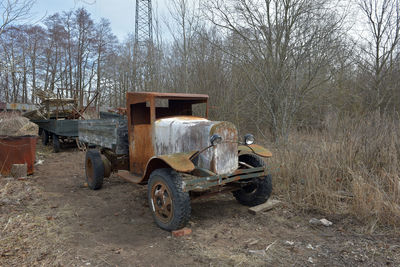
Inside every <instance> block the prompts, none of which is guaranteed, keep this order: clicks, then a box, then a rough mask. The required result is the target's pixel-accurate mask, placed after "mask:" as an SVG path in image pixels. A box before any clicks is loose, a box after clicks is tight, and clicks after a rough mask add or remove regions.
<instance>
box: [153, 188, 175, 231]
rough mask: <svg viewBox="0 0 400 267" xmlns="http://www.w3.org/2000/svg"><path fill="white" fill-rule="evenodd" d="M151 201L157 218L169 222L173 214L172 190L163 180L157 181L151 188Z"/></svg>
mask: <svg viewBox="0 0 400 267" xmlns="http://www.w3.org/2000/svg"><path fill="white" fill-rule="evenodd" d="M151 201H152V206H153V207H152V208H153V212H154V214H155V215H156V216H157V218H158V219H159V220H160V221H162V222H164V223H168V222H169V221H170V220H171V219H172V216H173V207H172V199H171V192H170V190H169V188H168V187H167V186H166V185H165V184H164V183H162V182H157V183H155V184H154V185H153V187H152V188H151Z"/></svg>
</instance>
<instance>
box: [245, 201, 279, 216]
mask: <svg viewBox="0 0 400 267" xmlns="http://www.w3.org/2000/svg"><path fill="white" fill-rule="evenodd" d="M281 203H282V202H281V201H279V200H277V199H269V200H268V201H267V202H265V203H263V204H260V205H258V206H254V207H251V208H249V213H251V214H253V215H256V214H257V213H259V212H261V211H267V210H271V209H273V208H275V207H276V206H278V205H279V204H281Z"/></svg>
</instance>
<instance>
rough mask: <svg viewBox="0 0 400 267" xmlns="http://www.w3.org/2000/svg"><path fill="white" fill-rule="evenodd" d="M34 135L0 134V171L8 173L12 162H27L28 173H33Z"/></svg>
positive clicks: (4, 173) (3, 173) (35, 139)
mask: <svg viewBox="0 0 400 267" xmlns="http://www.w3.org/2000/svg"><path fill="white" fill-rule="evenodd" d="M36 141H37V137H36V136H17V137H10V136H0V172H1V174H2V175H3V176H7V175H9V174H10V171H11V167H12V165H13V164H25V163H26V164H27V166H28V174H33V172H34V168H33V166H34V163H35V155H36Z"/></svg>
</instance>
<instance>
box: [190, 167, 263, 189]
mask: <svg viewBox="0 0 400 267" xmlns="http://www.w3.org/2000/svg"><path fill="white" fill-rule="evenodd" d="M266 175H268V173H267V169H266V168H264V167H257V168H251V169H237V170H236V171H234V172H233V173H230V174H220V175H214V176H209V177H200V178H199V177H195V176H192V177H193V178H189V179H184V181H183V185H182V186H183V191H184V192H189V191H193V190H207V189H209V188H211V187H214V186H218V185H225V184H227V183H231V182H237V181H240V180H246V179H251V178H256V177H264V176H266Z"/></svg>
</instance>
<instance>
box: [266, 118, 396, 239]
mask: <svg viewBox="0 0 400 267" xmlns="http://www.w3.org/2000/svg"><path fill="white" fill-rule="evenodd" d="M325 125H326V127H325V129H324V130H322V131H318V132H315V131H314V132H312V133H304V132H302V133H300V132H297V133H295V134H293V135H292V136H291V138H290V140H289V143H288V144H286V145H284V146H280V147H277V148H276V151H275V153H274V157H273V159H272V165H273V166H279V168H278V169H277V170H276V171H277V173H276V174H275V181H274V184H275V188H274V190H275V193H278V194H281V195H284V196H285V198H286V199H287V200H288V201H290V202H291V203H293V204H294V205H295V206H296V207H298V208H301V209H303V210H317V211H319V212H323V213H326V214H350V215H354V217H355V218H358V219H359V220H360V221H361V222H363V223H365V225H366V226H367V227H368V231H370V232H372V231H374V229H375V228H376V227H377V226H384V225H390V226H392V227H394V228H396V227H398V226H400V178H399V169H400V165H399V164H400V125H399V122H398V120H395V119H390V118H387V117H384V116H381V115H379V114H374V115H370V116H368V117H364V118H361V119H351V118H344V119H338V118H337V117H334V116H331V117H328V118H327V119H326V121H325Z"/></svg>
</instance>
